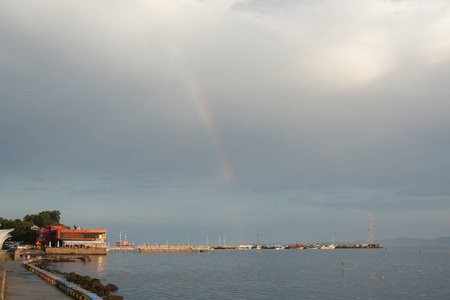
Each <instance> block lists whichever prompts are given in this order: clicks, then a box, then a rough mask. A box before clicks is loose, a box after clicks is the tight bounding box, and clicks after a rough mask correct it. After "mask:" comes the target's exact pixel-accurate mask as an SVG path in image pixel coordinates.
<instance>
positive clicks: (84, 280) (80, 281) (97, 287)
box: [65, 272, 123, 300]
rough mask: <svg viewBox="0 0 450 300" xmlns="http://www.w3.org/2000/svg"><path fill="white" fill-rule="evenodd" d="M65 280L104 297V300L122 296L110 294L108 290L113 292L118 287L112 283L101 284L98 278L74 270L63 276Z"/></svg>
mask: <svg viewBox="0 0 450 300" xmlns="http://www.w3.org/2000/svg"><path fill="white" fill-rule="evenodd" d="M65 278H66V280H67V281H70V282H73V283H75V284H76V285H78V286H79V287H81V288H83V289H85V290H88V291H90V292H92V293H94V294H97V295H98V296H100V297H105V298H104V299H106V300H121V299H123V297H122V296H116V295H110V292H115V291H117V290H118V289H119V288H118V287H117V286H115V285H114V284H111V283H108V284H107V285H103V284H102V282H101V281H100V279H98V278H91V277H89V276H82V275H79V274H76V273H74V272H71V273H69V274H68V275H67V276H65Z"/></svg>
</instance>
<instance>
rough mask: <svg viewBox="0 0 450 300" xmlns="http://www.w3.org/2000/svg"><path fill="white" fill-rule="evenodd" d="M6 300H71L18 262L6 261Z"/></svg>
mask: <svg viewBox="0 0 450 300" xmlns="http://www.w3.org/2000/svg"><path fill="white" fill-rule="evenodd" d="M5 268H6V300H44V299H61V300H64V299H73V298H72V297H70V296H69V295H67V294H65V293H64V292H63V291H61V290H60V289H58V288H57V287H56V286H53V285H51V284H49V283H47V282H46V281H45V280H43V279H42V278H41V277H39V276H38V275H36V274H35V273H33V272H30V271H28V270H27V269H25V268H23V267H22V266H21V263H20V262H19V261H7V262H6V265H5Z"/></svg>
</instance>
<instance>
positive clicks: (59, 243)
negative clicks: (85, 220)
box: [37, 225, 107, 247]
mask: <svg viewBox="0 0 450 300" xmlns="http://www.w3.org/2000/svg"><path fill="white" fill-rule="evenodd" d="M106 233H107V230H106V229H79V228H76V229H68V228H66V226H64V225H49V226H47V227H45V228H42V229H41V230H40V232H39V236H38V239H37V245H42V246H46V247H70V246H75V247H78V246H83V247H99V246H105V244H106Z"/></svg>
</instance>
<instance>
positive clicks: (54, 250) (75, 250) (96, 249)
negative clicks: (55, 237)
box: [45, 247, 106, 255]
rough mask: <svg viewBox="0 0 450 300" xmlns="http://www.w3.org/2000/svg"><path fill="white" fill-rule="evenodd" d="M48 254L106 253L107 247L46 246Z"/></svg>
mask: <svg viewBox="0 0 450 300" xmlns="http://www.w3.org/2000/svg"><path fill="white" fill-rule="evenodd" d="M45 254H48V255H106V247H92V248H46V249H45Z"/></svg>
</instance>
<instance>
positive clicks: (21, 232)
mask: <svg viewBox="0 0 450 300" xmlns="http://www.w3.org/2000/svg"><path fill="white" fill-rule="evenodd" d="M31 227H33V223H31V222H20V223H18V224H17V226H16V228H14V231H13V232H11V236H12V238H13V240H15V241H21V242H29V241H30V232H31Z"/></svg>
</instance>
